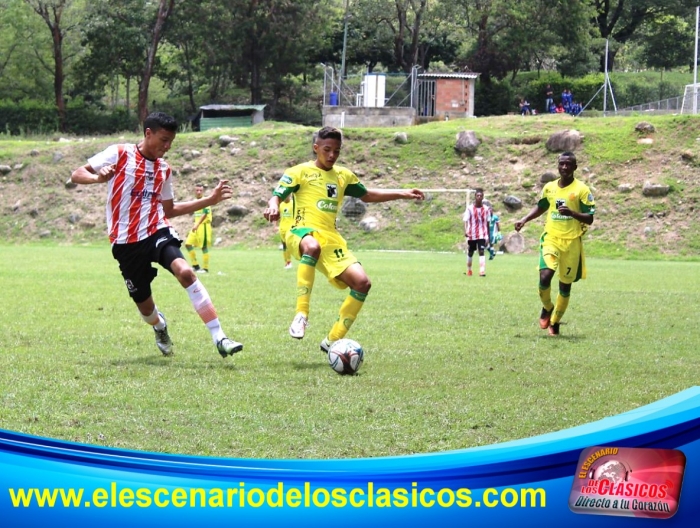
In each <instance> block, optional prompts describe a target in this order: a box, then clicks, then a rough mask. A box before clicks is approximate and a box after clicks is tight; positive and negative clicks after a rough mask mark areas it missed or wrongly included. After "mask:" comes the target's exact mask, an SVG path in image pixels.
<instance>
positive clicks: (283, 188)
mask: <svg viewBox="0 0 700 528" xmlns="http://www.w3.org/2000/svg"><path fill="white" fill-rule="evenodd" d="M282 183H285V184H293V183H294V181H293V179H292V177H290V176H287V175H286V174H285V175H284V176H282V179H280V183H279V184H278V185H277V187H275V190H274V191H272V196H271V197H270V199H269V200H268V202H267V207H266V208H265V211H263V216H264V217H265V220H267V221H269V222H277V221H278V220H279V219H280V202H282V201H284V200H286V199H287V196H289V195H290V194H292V193H293V192H296V191H298V190H299V185H298V184H297V185H294V186H293V187H288V186H287V185H283V184H282Z"/></svg>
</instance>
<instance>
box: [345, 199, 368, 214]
mask: <svg viewBox="0 0 700 528" xmlns="http://www.w3.org/2000/svg"><path fill="white" fill-rule="evenodd" d="M340 211H341V212H342V213H343V216H346V217H348V218H362V217H363V216H364V215H365V213H366V212H367V204H366V203H365V202H363V201H362V200H360V199H358V198H354V197H352V196H346V197H345V200H343V205H342V207H341V208H340Z"/></svg>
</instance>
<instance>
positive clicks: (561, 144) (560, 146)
mask: <svg viewBox="0 0 700 528" xmlns="http://www.w3.org/2000/svg"><path fill="white" fill-rule="evenodd" d="M582 142H583V136H582V135H581V133H580V132H579V131H578V130H561V131H559V132H555V133H554V134H552V135H551V136H549V139H548V140H547V143H546V144H545V147H546V148H547V150H548V151H550V152H566V151H574V150H576V149H577V148H578V147H580V146H581V143H582Z"/></svg>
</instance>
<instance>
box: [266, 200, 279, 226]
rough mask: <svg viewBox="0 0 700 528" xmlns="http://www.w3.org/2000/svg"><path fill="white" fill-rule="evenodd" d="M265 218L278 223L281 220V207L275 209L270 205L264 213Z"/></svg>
mask: <svg viewBox="0 0 700 528" xmlns="http://www.w3.org/2000/svg"><path fill="white" fill-rule="evenodd" d="M263 216H264V217H265V219H266V220H268V221H270V222H276V221H277V220H279V218H280V210H279V207H275V205H274V204H271V203H268V204H267V208H266V209H265V211H264V212H263Z"/></svg>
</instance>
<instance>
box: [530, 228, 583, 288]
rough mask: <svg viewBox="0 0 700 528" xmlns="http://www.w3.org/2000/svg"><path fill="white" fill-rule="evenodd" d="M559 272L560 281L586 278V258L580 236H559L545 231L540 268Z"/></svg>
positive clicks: (565, 281)
mask: <svg viewBox="0 0 700 528" xmlns="http://www.w3.org/2000/svg"><path fill="white" fill-rule="evenodd" d="M545 268H549V269H551V270H554V271H558V272H559V282H563V283H564V284H571V283H572V282H576V281H578V280H579V279H585V278H586V259H585V257H584V255H583V244H582V242H581V237H579V238H559V237H555V236H552V235H549V234H547V233H543V234H542V237H541V238H540V269H545Z"/></svg>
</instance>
